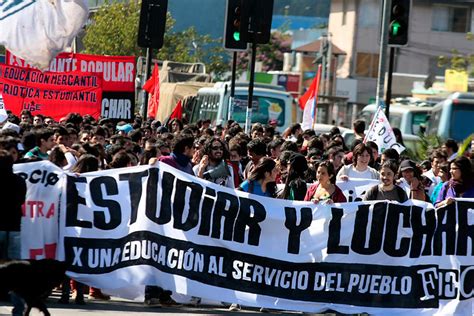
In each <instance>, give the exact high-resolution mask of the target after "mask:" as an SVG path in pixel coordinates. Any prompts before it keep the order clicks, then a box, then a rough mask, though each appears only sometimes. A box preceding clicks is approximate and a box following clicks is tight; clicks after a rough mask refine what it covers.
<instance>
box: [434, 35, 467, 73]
mask: <svg viewBox="0 0 474 316" xmlns="http://www.w3.org/2000/svg"><path fill="white" fill-rule="evenodd" d="M466 40H467V41H474V34H473V33H467V34H466ZM472 66H474V54H472V53H471V54H461V53H460V52H459V51H458V50H457V49H453V50H451V55H450V56H444V55H443V56H439V57H438V67H441V68H445V67H446V68H449V69H454V70H457V71H468V70H469V69H471V72H470V74H469V75H470V76H474V67H472Z"/></svg>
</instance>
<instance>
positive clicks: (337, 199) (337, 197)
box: [304, 183, 347, 203]
mask: <svg viewBox="0 0 474 316" xmlns="http://www.w3.org/2000/svg"><path fill="white" fill-rule="evenodd" d="M318 186H319V183H315V184H313V185H311V186H310V187H309V188H308V191H307V192H306V196H305V197H304V200H305V201H311V198H312V197H313V195H314V193H315V192H316V190H317V189H318ZM334 187H335V188H336V189H335V190H334V193H333V194H331V197H330V198H331V200H332V201H333V202H334V203H345V202H347V199H346V196H345V195H344V193H342V190H341V189H339V187H338V186H337V185H334Z"/></svg>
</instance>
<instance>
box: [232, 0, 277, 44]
mask: <svg viewBox="0 0 474 316" xmlns="http://www.w3.org/2000/svg"><path fill="white" fill-rule="evenodd" d="M241 3H242V13H241V14H242V17H241V23H240V30H241V32H240V37H241V39H242V40H244V41H246V42H248V43H252V42H253V41H254V38H255V42H256V43H257V44H267V43H268V42H269V41H270V31H271V28H272V17H273V0H258V1H255V0H241Z"/></svg>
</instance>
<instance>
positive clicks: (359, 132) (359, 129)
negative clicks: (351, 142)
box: [352, 120, 365, 140]
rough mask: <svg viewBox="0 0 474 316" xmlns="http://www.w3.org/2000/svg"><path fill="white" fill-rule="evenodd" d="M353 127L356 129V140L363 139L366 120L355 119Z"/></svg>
mask: <svg viewBox="0 0 474 316" xmlns="http://www.w3.org/2000/svg"><path fill="white" fill-rule="evenodd" d="M352 129H353V130H354V137H355V140H363V139H364V138H365V121H364V120H355V121H354V122H353V123H352Z"/></svg>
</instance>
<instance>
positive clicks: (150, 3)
mask: <svg viewBox="0 0 474 316" xmlns="http://www.w3.org/2000/svg"><path fill="white" fill-rule="evenodd" d="M166 11H168V0H142V7H141V10H140V23H139V24H138V41H137V42H138V46H140V47H149V48H161V47H163V37H164V35H165V26H166Z"/></svg>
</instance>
